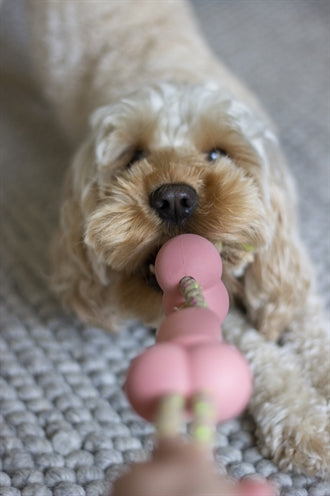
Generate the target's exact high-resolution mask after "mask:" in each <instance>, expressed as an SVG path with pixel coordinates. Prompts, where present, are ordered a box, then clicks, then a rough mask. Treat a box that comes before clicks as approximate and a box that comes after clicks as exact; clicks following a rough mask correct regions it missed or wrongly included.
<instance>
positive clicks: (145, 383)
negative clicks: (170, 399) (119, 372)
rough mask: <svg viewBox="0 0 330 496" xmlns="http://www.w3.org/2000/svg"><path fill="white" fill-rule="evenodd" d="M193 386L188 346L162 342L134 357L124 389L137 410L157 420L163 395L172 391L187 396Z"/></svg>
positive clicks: (141, 414) (140, 413) (148, 417)
mask: <svg viewBox="0 0 330 496" xmlns="http://www.w3.org/2000/svg"><path fill="white" fill-rule="evenodd" d="M189 389H190V377H189V367H188V364H187V355H186V352H185V349H184V348H183V347H181V346H178V345H177V344H175V343H168V342H167V343H160V344H156V345H155V346H151V347H150V348H148V349H147V350H146V351H145V352H144V353H143V354H142V355H139V356H138V357H137V358H135V359H134V360H133V361H132V363H131V366H130V368H129V370H128V374H127V377H126V382H125V392H126V395H127V397H128V400H129V401H130V403H131V405H132V406H133V408H134V409H135V411H136V412H137V413H138V414H139V415H140V416H141V417H143V418H145V419H146V420H148V421H149V422H154V420H155V415H156V412H157V406H158V403H159V401H160V399H161V398H162V397H163V396H165V395H167V394H171V393H177V394H180V395H182V396H184V397H185V396H186V394H187V392H188V391H189Z"/></svg>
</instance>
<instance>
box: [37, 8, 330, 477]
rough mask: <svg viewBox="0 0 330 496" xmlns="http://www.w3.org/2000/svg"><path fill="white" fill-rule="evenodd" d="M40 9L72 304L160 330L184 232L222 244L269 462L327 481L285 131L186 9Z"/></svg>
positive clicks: (113, 322) (63, 266)
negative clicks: (159, 267) (167, 250)
mask: <svg viewBox="0 0 330 496" xmlns="http://www.w3.org/2000/svg"><path fill="white" fill-rule="evenodd" d="M29 14H30V22H31V34H32V36H31V37H32V46H33V54H34V61H35V66H36V72H37V74H38V79H39V82H40V84H41V86H42V88H43V89H44V92H45V94H46V96H47V98H48V99H49V101H50V102H51V103H52V104H53V106H54V111H55V113H56V115H57V118H58V120H59V122H60V124H61V125H62V127H63V129H64V130H65V132H66V134H67V136H68V138H69V139H70V140H71V142H72V144H73V145H74V146H75V147H76V153H75V155H74V158H73V161H72V164H71V165H70V167H69V169H68V172H67V177H66V182H65V187H64V198H63V203H62V206H61V212H60V223H59V229H58V232H57V234H56V236H55V242H54V250H53V252H54V277H53V282H54V287H55V289H56V291H57V293H58V294H59V295H60V297H61V299H62V300H63V301H64V302H65V303H66V304H68V305H70V306H71V307H72V308H73V309H74V310H75V312H76V313H77V314H78V316H79V317H80V318H82V319H83V320H84V321H85V322H87V323H90V324H93V325H97V326H100V327H102V328H104V329H109V330H118V329H120V328H121V327H123V326H125V322H127V320H129V319H132V318H133V319H139V320H141V321H142V322H144V323H145V324H146V325H148V326H152V327H155V326H157V325H158V323H159V322H160V319H161V318H162V310H161V292H160V290H159V288H158V286H157V283H156V280H155V277H154V274H153V263H154V260H155V257H156V254H157V252H158V250H159V249H160V247H161V246H162V245H163V244H164V243H165V242H166V241H167V240H168V239H170V238H171V237H173V236H176V235H178V234H181V233H195V234H199V235H201V236H204V237H205V238H207V239H208V240H210V241H211V242H212V243H213V244H214V245H215V246H216V247H217V249H218V251H219V253H220V254H221V257H222V260H223V267H224V276H223V277H224V282H225V285H226V287H227V289H228V291H229V294H230V298H231V305H232V308H233V310H232V313H231V315H230V316H229V318H228V319H229V320H228V332H227V339H228V340H229V341H230V342H233V343H235V344H237V345H238V346H239V347H240V348H241V350H242V351H243V352H244V353H245V355H246V356H247V358H248V360H249V361H250V364H251V368H252V371H253V373H254V378H255V393H254V396H253V398H252V400H251V405H250V410H251V412H252V414H253V415H254V418H255V419H256V422H257V434H258V436H259V440H260V443H261V446H262V451H263V454H265V455H266V456H271V457H272V458H273V459H274V460H275V461H276V462H277V463H278V464H279V465H280V467H282V468H285V469H292V468H295V469H297V470H300V471H303V472H306V473H309V474H315V473H319V474H323V473H324V472H325V471H326V470H327V467H328V466H329V451H328V448H329V431H328V430H327V429H328V420H327V414H328V410H327V402H326V398H327V397H329V385H328V379H327V377H328V375H327V374H328V372H329V369H328V370H326V366H327V357H326V353H327V348H326V346H325V342H326V339H327V335H326V331H325V328H324V324H323V322H324V320H323V319H322V316H321V315H322V310H321V309H320V308H319V302H318V297H317V296H316V291H315V289H314V286H315V285H314V283H313V270H312V268H311V264H310V262H309V260H308V256H307V255H306V252H305V249H304V246H303V243H302V241H301V238H300V236H299V233H298V229H297V220H296V192H295V186H294V181H293V179H292V176H291V174H290V172H289V170H288V168H287V165H286V163H285V159H284V157H283V154H282V152H281V148H280V145H279V142H278V139H277V137H276V132H275V130H274V126H273V124H272V122H271V120H270V119H269V117H268V116H267V115H266V114H265V112H264V111H263V109H262V108H261V106H260V104H259V103H258V101H257V100H256V98H255V97H254V96H253V95H252V94H251V93H250V92H249V91H248V89H246V87H245V86H244V85H243V84H242V83H241V82H240V81H238V80H237V79H236V78H235V77H234V76H233V75H232V74H231V73H230V71H229V70H228V69H227V68H226V67H225V66H224V65H222V64H221V63H220V62H219V61H218V60H217V59H216V58H215V57H214V55H213V54H212V53H211V51H210V49H209V48H208V46H207V44H206V43H205V41H204V39H203V37H202V36H201V34H200V32H199V29H198V26H197V24H196V21H195V19H194V17H193V14H192V12H191V9H190V6H189V5H188V4H187V3H185V2H184V1H181V0H177V1H176V2H171V1H162V2H147V1H146V0H125V1H123V2H98V1H97V2H93V7H92V8H91V4H90V3H88V2H83V1H77V0H75V1H73V0H67V1H66V2H62V1H57V0H55V1H52V2H42V1H38V0H30V2H29ZM235 308H239V311H235V310H234V309H235ZM311 348H313V350H314V353H311V352H310V349H311ZM288 357H291V358H288ZM315 357H317V359H315ZM320 362H321V363H324V364H325V367H324V368H322V369H321V370H320V368H319V366H318V363H320ZM282 381H283V382H282ZM300 389H302V391H300ZM292 395H294V397H295V399H296V400H295V402H293V401H292Z"/></svg>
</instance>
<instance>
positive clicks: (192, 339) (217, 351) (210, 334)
mask: <svg viewBox="0 0 330 496" xmlns="http://www.w3.org/2000/svg"><path fill="white" fill-rule="evenodd" d="M221 272H222V264H221V259H220V257H219V254H218V252H217V250H216V248H215V247H214V246H213V245H212V244H211V243H210V242H209V241H207V240H206V239H204V238H202V237H200V236H197V235H193V234H184V235H180V236H177V237H176V238H173V239H171V240H170V241H168V242H167V243H166V244H165V245H164V246H163V247H162V248H161V250H160V251H159V253H158V255H157V258H156V264H155V273H156V278H157V281H158V283H159V285H160V287H161V288H162V290H163V292H164V295H163V308H164V311H165V315H166V318H165V320H164V321H163V323H162V324H161V326H160V327H159V329H158V333H157V338H156V344H155V345H154V346H151V347H150V348H148V349H147V350H146V351H145V352H144V353H142V355H140V356H138V357H137V358H135V359H134V360H133V361H132V364H131V367H130V369H129V371H128V375H127V379H126V384H125V390H126V393H127V396H128V399H129V400H130V402H131V404H132V406H133V408H134V409H135V410H136V412H137V413H139V415H141V416H142V417H143V418H145V419H146V420H148V421H155V422H156V428H157V431H158V438H159V440H158V447H157V448H156V450H155V452H154V454H153V457H152V459H151V460H150V461H148V462H146V463H142V464H138V465H136V466H135V467H133V469H132V470H131V472H130V473H128V474H126V475H124V476H123V477H122V478H120V479H119V480H118V481H117V482H116V484H115V487H114V492H113V493H112V494H113V496H131V495H133V494H141V496H149V495H150V496H155V495H156V493H157V495H159V496H161V495H165V494H166V496H175V495H176V494H177V491H178V488H181V489H180V491H181V492H180V494H182V495H187V496H188V495H190V494H191V493H192V491H196V484H197V485H198V487H199V486H200V487H201V492H200V494H206V492H207V494H211V492H212V494H226V495H228V496H230V495H233V496H234V495H237V496H238V495H239V496H271V495H273V489H272V488H271V487H270V486H269V485H268V484H265V483H260V482H253V481H250V482H244V483H241V484H236V485H234V486H233V485H231V486H230V485H228V484H229V483H228V481H226V480H225V479H222V478H219V477H217V476H216V475H215V473H214V470H213V468H212V467H211V465H210V464H209V460H208V458H207V457H205V453H204V450H200V449H199V448H198V447H199V446H201V445H202V446H204V445H205V444H206V445H207V446H210V445H211V442H212V434H213V431H214V428H215V424H216V422H219V421H224V420H226V419H229V418H231V417H233V416H236V415H237V414H239V413H240V412H241V411H242V410H243V408H244V407H245V406H246V405H247V402H248V400H249V398H250V395H251V391H252V378H251V374H250V371H249V368H248V365H247V362H246V361H245V359H244V358H243V356H242V355H241V354H240V353H239V352H238V351H237V350H236V349H235V348H233V347H232V346H229V345H228V344H225V343H223V342H222V341H221V324H222V322H223V320H224V319H225V316H226V314H227V312H228V307H229V300H228V294H227V291H226V289H225V287H224V285H223V283H222V281H221V279H220V278H221ZM197 281H198V283H197ZM184 416H185V417H186V418H188V419H190V418H191V419H192V423H191V432H192V437H193V439H194V441H195V443H194V445H192V444H190V445H189V444H183V443H182V442H181V441H180V439H179V438H178V437H176V436H177V433H178V430H179V428H180V426H181V423H182V421H183V417H184ZM203 453H204V454H203ZM187 467H188V471H189V473H187ZM160 474H162V475H160ZM159 479H161V480H163V481H167V483H166V484H167V485H166V487H165V488H163V487H159ZM204 491H206V492H204ZM194 494H197V492H196V493H195V492H194ZM198 494H199V493H198Z"/></svg>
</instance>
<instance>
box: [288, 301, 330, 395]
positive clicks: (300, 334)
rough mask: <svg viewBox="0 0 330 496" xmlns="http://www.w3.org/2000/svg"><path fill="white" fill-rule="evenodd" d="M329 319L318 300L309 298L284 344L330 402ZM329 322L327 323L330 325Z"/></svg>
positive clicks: (292, 325) (293, 323) (312, 383)
mask: <svg viewBox="0 0 330 496" xmlns="http://www.w3.org/2000/svg"><path fill="white" fill-rule="evenodd" d="M328 319H329V317H327V316H326V315H325V314H324V311H323V309H322V304H321V302H320V300H319V299H318V297H316V296H314V295H310V296H309V301H308V304H307V305H306V307H305V309H304V310H303V311H302V313H301V315H299V316H298V318H297V319H296V320H295V321H294V322H292V324H291V325H290V328H289V330H288V331H287V332H286V333H285V334H284V335H283V338H282V342H283V344H284V345H285V347H286V348H287V349H289V350H290V351H291V352H293V353H295V354H296V356H297V360H298V361H299V364H300V367H301V369H302V370H304V371H305V375H306V376H307V377H308V378H309V381H310V383H311V385H312V386H314V387H315V388H316V390H317V391H318V392H319V394H321V395H322V396H324V398H325V399H326V400H327V401H328V402H329V401H330V333H329V320H328ZM327 323H328V324H327Z"/></svg>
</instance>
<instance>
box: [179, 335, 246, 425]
mask: <svg viewBox="0 0 330 496" xmlns="http://www.w3.org/2000/svg"><path fill="white" fill-rule="evenodd" d="M189 366H190V381H191V387H192V391H191V394H193V393H196V392H198V391H205V392H208V393H209V394H210V396H211V397H212V399H213V401H214V404H215V408H216V420H217V421H218V422H223V421H225V420H228V419H230V418H233V417H236V415H238V414H239V413H241V412H242V411H243V409H244V408H245V407H246V405H247V404H248V401H249V399H250V396H251V393H252V375H251V372H250V369H249V366H248V364H247V362H246V360H245V358H244V357H243V355H242V354H241V353H240V352H239V351H238V350H237V349H236V348H234V347H232V346H230V345H228V344H225V343H219V344H217V343H212V344H211V343H207V344H202V345H199V346H195V347H193V348H190V349H189Z"/></svg>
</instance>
